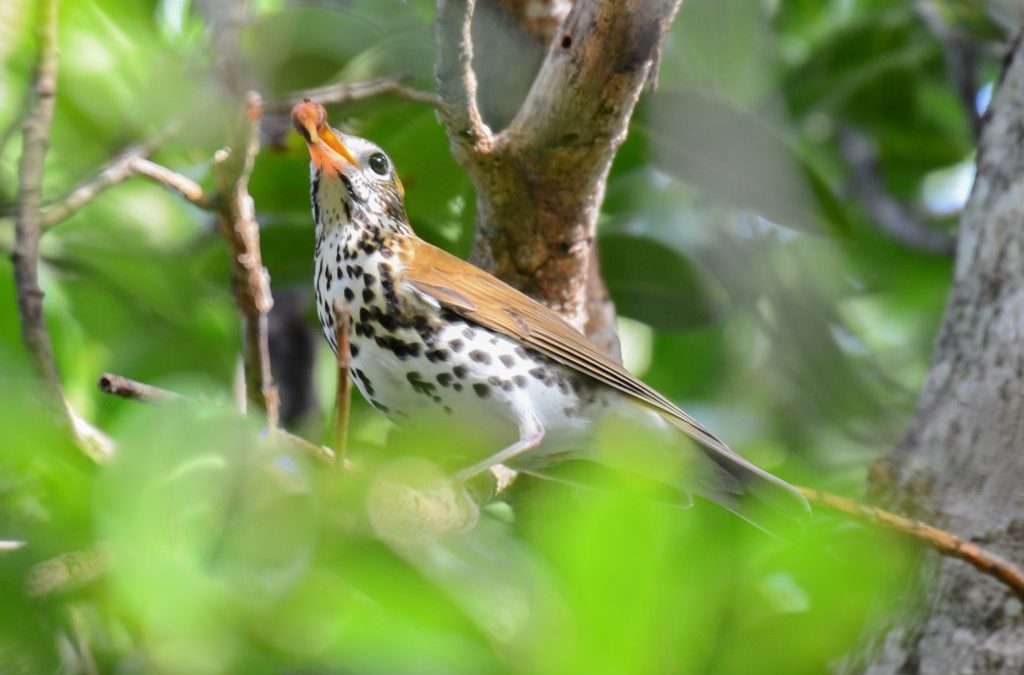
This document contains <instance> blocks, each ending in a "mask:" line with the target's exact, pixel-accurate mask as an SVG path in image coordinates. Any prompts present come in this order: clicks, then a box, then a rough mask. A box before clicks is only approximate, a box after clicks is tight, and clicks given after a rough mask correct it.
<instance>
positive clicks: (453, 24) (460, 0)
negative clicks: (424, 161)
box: [435, 0, 493, 154]
mask: <svg viewBox="0 0 1024 675" xmlns="http://www.w3.org/2000/svg"><path fill="white" fill-rule="evenodd" d="M475 5H476V0H437V44H438V54H437V66H436V70H435V75H436V80H437V91H438V95H439V96H440V99H441V104H442V105H441V108H440V114H441V119H442V120H443V122H444V125H445V127H446V128H447V129H448V136H449V138H451V139H452V140H453V141H455V142H456V143H457V144H458V145H459V146H461V147H462V148H463V149H465V150H468V151H470V152H472V153H474V154H480V153H485V152H487V151H488V150H489V149H490V145H491V143H492V142H493V137H492V134H491V130H490V129H489V128H488V127H487V125H486V124H485V123H484V121H483V118H482V117H481V115H480V108H479V107H478V105H477V99H476V95H477V94H476V90H477V86H476V74H475V73H474V72H473V31H472V23H473V9H474V6H475Z"/></svg>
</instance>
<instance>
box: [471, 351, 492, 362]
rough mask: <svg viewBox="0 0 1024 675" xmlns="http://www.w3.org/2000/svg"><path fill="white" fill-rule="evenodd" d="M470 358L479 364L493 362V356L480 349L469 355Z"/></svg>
mask: <svg viewBox="0 0 1024 675" xmlns="http://www.w3.org/2000/svg"><path fill="white" fill-rule="evenodd" d="M469 358H471V359H473V360H474V361H476V362H477V363H483V364H484V365H486V364H488V363H490V362H491V355H490V354H488V353H487V352H485V351H482V350H480V349H474V350H473V351H471V352H470V353H469Z"/></svg>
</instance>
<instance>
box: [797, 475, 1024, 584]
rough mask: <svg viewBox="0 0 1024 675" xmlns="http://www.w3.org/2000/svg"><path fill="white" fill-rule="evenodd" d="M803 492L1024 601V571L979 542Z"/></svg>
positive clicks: (810, 491)
mask: <svg viewBox="0 0 1024 675" xmlns="http://www.w3.org/2000/svg"><path fill="white" fill-rule="evenodd" d="M797 489H798V490H799V491H800V493H801V494H802V495H803V496H804V497H806V498H807V501H809V502H811V503H813V504H820V505H822V506H825V507H827V508H829V509H832V510H833V511H837V512H839V513H842V514H843V515H846V516H850V517H852V518H855V519H857V520H862V521H865V522H868V523H871V524H873V525H877V526H879V527H883V528H886V529H889V530H893V531H895V532H899V533H901V534H904V535H906V536H908V537H911V538H912V539H914V540H916V541H918V542H920V543H921V544H923V545H925V546H928V547H930V548H932V549H934V550H935V551H937V552H938V553H940V554H942V555H944V556H948V557H950V558H957V559H959V560H963V561H964V562H966V563H968V564H970V565H972V566H973V567H974V568H975V569H977V570H978V571H979V572H981V573H982V574H987V575H988V576H990V577H993V578H994V579H996V580H998V581H1000V582H1002V583H1003V584H1005V585H1006V586H1008V587H1009V588H1010V589H1011V590H1012V591H1013V592H1014V593H1015V594H1016V595H1017V597H1019V598H1020V599H1021V600H1024V571H1021V570H1020V569H1019V568H1018V567H1017V566H1015V565H1014V564H1013V563H1011V562H1009V561H1008V560H1005V559H1004V558H1002V557H1000V556H998V555H996V554H995V553H991V552H990V551H987V550H985V549H983V548H981V547H980V546H978V545H977V544H972V543H971V542H969V541H964V540H963V539H961V538H960V537H958V536H956V535H955V534H952V533H950V532H946V531H945V530H941V529H939V528H937V527H935V526H933V525H929V524H927V523H924V522H921V521H920V520H914V519H911V518H906V517H904V516H899V515H896V514H895V513H890V512H889V511H885V510H882V509H879V508H875V507H873V506H868V505H866V504H861V503H859V502H856V501H854V500H852V499H849V498H847V497H840V496H839V495H833V494H829V493H827V492H822V491H820V490H815V489H813V488H807V487H798V488H797Z"/></svg>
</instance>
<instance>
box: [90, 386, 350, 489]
mask: <svg viewBox="0 0 1024 675" xmlns="http://www.w3.org/2000/svg"><path fill="white" fill-rule="evenodd" d="M97 384H98V386H99V389H100V391H102V392H103V393H105V394H110V395H112V396H119V397H121V398H126V399H129V400H131V401H138V402H140V403H152V404H157V405H160V404H164V403H173V402H176V401H185V402H188V403H193V404H195V405H208V404H207V402H206V401H204V400H202V399H197V398H192V397H191V396H185V395H184V394H179V393H177V392H174V391H169V390H167V389H161V388H160V387H154V386H153V385H151V384H145V383H144V382H139V381H137V380H132V379H130V378H127V377H124V376H122V375H115V374H113V373H104V374H103V375H102V376H100V379H99V382H98V383H97ZM274 437H275V438H278V439H280V440H282V441H285V442H286V443H288V444H290V445H292V446H294V447H295V448H296V449H298V450H301V451H302V452H303V453H305V454H307V455H309V456H310V457H312V458H313V459H315V460H317V461H320V462H326V463H328V464H333V463H334V462H335V456H336V455H335V453H334V451H333V450H331V449H330V448H327V447H324V446H322V445H315V444H313V443H310V442H309V441H307V440H306V439H304V438H302V437H301V436H296V435H295V434H292V433H289V432H288V431H285V430H284V429H277V430H276V431H275V432H274ZM343 465H344V466H345V468H346V469H350V468H351V464H350V463H349V462H348V461H347V460H344V461H343Z"/></svg>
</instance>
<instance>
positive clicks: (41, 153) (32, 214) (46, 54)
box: [11, 0, 70, 424]
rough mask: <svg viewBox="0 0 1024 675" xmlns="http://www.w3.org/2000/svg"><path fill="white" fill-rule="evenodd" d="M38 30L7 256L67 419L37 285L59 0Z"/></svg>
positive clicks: (41, 368) (29, 330)
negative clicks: (13, 226)
mask: <svg viewBox="0 0 1024 675" xmlns="http://www.w3.org/2000/svg"><path fill="white" fill-rule="evenodd" d="M36 35H37V39H38V42H39V61H38V64H37V66H36V76H35V85H34V87H33V90H34V94H35V97H34V99H33V101H32V103H31V104H30V106H29V112H28V118H27V121H26V123H25V131H24V140H23V144H22V153H21V162H20V164H19V168H18V199H17V215H16V219H15V234H14V250H13V252H12V253H11V261H12V263H13V265H14V282H15V287H16V288H17V294H18V312H19V314H20V316H21V337H22V342H24V343H25V348H26V349H27V350H28V354H29V356H30V358H31V361H32V364H33V366H34V367H35V370H36V372H37V373H38V375H39V376H40V378H41V379H42V381H43V383H44V386H45V387H46V391H47V394H48V396H49V398H50V399H51V403H52V404H53V407H54V409H56V410H60V411H61V415H62V416H63V417H64V420H65V422H67V423H68V424H70V417H69V415H68V413H67V408H66V405H65V403H64V394H63V392H62V390H61V383H60V373H59V372H58V371H57V362H56V359H55V358H54V354H53V345H52V344H51V342H50V334H49V333H48V332H47V330H46V321H45V319H44V317H43V292H42V290H41V289H40V288H39V238H40V236H41V235H42V230H43V223H42V215H41V213H40V204H41V202H42V181H43V169H44V165H45V162H46V152H47V150H48V149H49V145H50V125H51V123H52V121H53V109H54V103H55V101H56V97H57V0H42V2H40V3H39V19H38V27H37V31H36Z"/></svg>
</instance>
